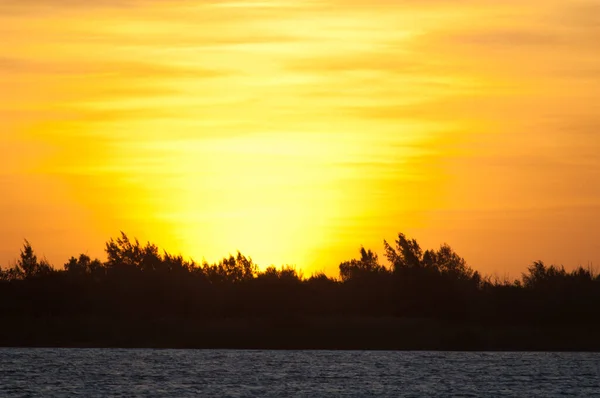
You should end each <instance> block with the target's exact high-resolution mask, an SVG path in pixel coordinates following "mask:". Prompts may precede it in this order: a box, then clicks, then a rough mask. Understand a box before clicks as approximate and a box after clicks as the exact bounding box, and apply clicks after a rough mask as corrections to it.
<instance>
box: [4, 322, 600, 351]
mask: <svg viewBox="0 0 600 398" xmlns="http://www.w3.org/2000/svg"><path fill="white" fill-rule="evenodd" d="M0 323H1V325H2V326H1V327H0V346H2V347H54V348H57V347H63V348H156V349H269V350H389V351H396V350H400V351H500V352H506V351H513V352H514V351H518V352H525V351H531V352H540V351H552V352H600V339H598V337H597V336H598V335H600V333H598V332H600V328H599V327H593V326H557V325H547V326H543V327H542V326H532V325H512V326H509V325H482V324H476V323H457V322H444V321H436V320H426V319H406V318H393V317H385V318H377V317H332V318H330V317H303V318H297V317H296V318H287V319H282V318H278V319H273V318H222V319H180V318H168V319H166V318H163V319H155V318H145V319H142V318H137V319H133V318H130V319H114V318H98V317H87V318H81V317H78V318H65V317H51V316H50V317H48V316H46V317H36V318H32V317H15V316H13V317H0Z"/></svg>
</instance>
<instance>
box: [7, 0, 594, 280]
mask: <svg viewBox="0 0 600 398" xmlns="http://www.w3.org/2000/svg"><path fill="white" fill-rule="evenodd" d="M50 3H52V0H51V1H50ZM467 3H470V2H467ZM551 3H552V4H550V3H544V4H547V6H546V8H544V10H543V12H542V11H540V7H539V6H540V4H542V3H541V2H536V1H532V2H531V4H525V5H521V3H520V2H513V1H509V2H503V3H502V4H498V5H486V6H485V7H484V6H479V5H476V4H470V6H469V7H468V8H463V6H458V5H456V4H454V3H453V4H449V3H447V2H444V1H440V2H435V4H429V3H428V5H424V4H417V3H416V2H389V1H375V2H365V1H350V2H344V3H341V2H338V1H335V0H331V1H307V2H289V1H277V2H261V1H232V2H214V1H197V2H191V1H186V0H176V1H169V2H165V1H160V0H140V1H138V2H120V1H114V0H100V1H99V2H93V4H92V3H90V4H87V3H86V4H80V5H76V6H75V5H73V6H71V5H69V6H67V5H64V4H59V3H56V4H53V6H52V7H48V6H47V5H42V4H41V3H39V2H12V3H9V4H2V5H0V34H2V36H3V38H4V39H3V41H2V43H1V44H0V85H1V87H2V90H1V91H0V117H1V118H2V131H1V134H2V135H1V136H0V144H2V149H3V152H4V156H5V158H4V165H3V167H2V169H1V170H0V178H2V182H3V186H4V187H10V188H6V189H5V190H6V191H7V192H3V194H4V195H2V196H3V197H2V198H0V204H1V205H2V206H3V207H2V208H3V209H7V210H3V213H2V214H1V215H2V218H3V219H4V220H8V224H10V225H14V226H13V227H11V228H10V229H8V230H5V231H3V232H0V238H1V239H2V242H3V245H2V247H1V252H0V255H2V256H3V257H2V258H0V259H5V258H13V257H14V252H15V251H16V250H17V248H18V247H19V246H20V240H21V239H22V238H23V237H27V238H28V239H30V240H31V241H32V242H33V243H36V242H39V244H38V250H39V251H40V252H41V253H46V254H47V256H48V257H49V259H50V260H52V261H53V262H55V263H56V264H57V265H60V263H61V262H62V261H64V260H65V259H66V257H67V256H70V255H73V254H75V253H74V251H77V250H82V249H84V250H88V251H89V252H90V254H92V255H99V256H100V255H101V250H102V247H101V245H100V242H102V241H104V240H106V239H107V238H108V237H110V236H114V235H115V234H117V233H118V231H119V230H123V231H125V232H127V233H128V234H130V235H134V236H137V237H139V238H140V239H141V240H148V239H149V240H152V241H154V242H156V243H157V244H158V245H160V246H161V247H164V248H165V249H167V250H169V251H173V252H182V253H183V254H185V255H189V256H192V257H194V258H195V259H197V260H202V259H203V258H205V259H206V260H208V261H215V260H217V259H219V258H220V257H221V256H224V255H227V254H228V253H230V252H234V251H235V250H238V249H239V250H241V251H242V252H244V253H245V254H248V255H250V256H252V257H253V258H254V259H255V260H256V261H257V262H258V263H260V264H261V265H262V266H266V265H269V264H271V263H274V264H283V263H292V264H297V265H298V266H300V267H302V268H303V269H304V270H305V273H307V274H310V273H311V272H313V271H316V270H322V269H324V270H326V271H328V272H330V273H335V270H336V267H337V265H338V264H339V262H340V261H341V260H342V259H345V258H348V257H350V256H354V255H355V253H356V250H357V248H358V247H359V246H360V245H361V244H364V245H366V246H368V247H373V248H376V249H379V248H380V247H381V240H382V238H384V237H387V238H390V237H393V235H394V234H396V233H397V232H398V231H399V230H402V231H405V232H408V233H411V232H412V233H414V234H417V235H419V236H418V237H419V238H420V241H423V243H424V244H425V245H426V246H431V245H435V244H438V243H440V242H441V241H444V240H449V241H450V243H453V244H455V245H457V246H458V249H459V251H460V252H461V253H462V254H464V255H465V257H466V258H467V259H470V260H472V261H473V262H475V264H474V265H475V266H477V263H478V262H482V263H483V264H486V267H488V268H489V269H497V267H500V266H501V264H500V263H496V262H494V261H513V260H515V261H516V259H517V255H519V256H520V257H519V258H521V256H524V257H525V259H522V260H521V261H526V260H529V259H530V258H529V257H528V256H533V255H534V254H535V253H537V251H538V250H541V248H545V249H547V250H549V252H552V253H555V256H556V257H557V258H563V257H561V256H562V255H561V254H560V253H559V252H558V251H557V252H554V251H553V250H554V249H553V248H554V247H555V246H554V245H550V244H549V243H548V242H550V241H549V240H548V239H546V238H547V237H548V236H550V235H549V234H550V232H545V231H547V230H548V229H547V228H545V227H548V226H549V225H550V224H551V223H552V222H554V223H559V222H560V223H562V221H564V220H563V218H561V217H562V216H560V215H559V214H562V213H560V212H558V213H552V214H554V215H550V213H543V212H542V213H539V214H538V212H531V211H530V210H531V208H532V206H540V208H545V209H556V208H562V207H565V206H578V209H579V210H578V213H577V214H580V213H581V214H584V213H585V212H587V213H588V214H589V213H590V212H591V213H592V214H593V217H588V218H585V217H583V216H582V217H583V218H582V219H581V220H583V219H595V218H594V217H596V216H597V215H598V211H597V208H596V207H594V206H595V205H594V203H597V198H598V196H599V194H600V192H598V190H597V189H596V188H593V187H592V185H594V184H588V183H585V182H586V181H590V180H592V179H593V178H594V177H597V170H598V165H597V162H595V161H593V160H588V161H587V163H585V162H584V161H583V160H581V161H574V160H571V161H568V160H565V157H564V156H563V152H565V153H566V152H568V153H569V154H570V158H571V159H573V158H575V157H577V156H578V155H581V156H579V158H580V159H583V158H584V157H585V156H583V155H585V154H589V153H592V152H593V151H592V150H593V149H594V148H597V146H598V141H594V140H593V139H591V137H592V134H591V133H589V132H586V131H587V130H586V127H585V126H582V127H581V128H579V127H573V129H571V127H570V126H572V119H573V118H575V117H577V118H580V119H581V120H583V119H586V118H590V120H589V121H588V122H587V125H589V126H592V125H594V123H597V119H594V118H593V117H592V116H589V115H592V114H593V109H592V108H593V106H592V105H591V104H594V103H598V101H597V100H598V96H597V93H598V92H600V90H598V89H600V87H599V83H598V79H597V78H596V79H594V78H593V76H594V75H593V71H594V70H596V69H594V68H595V67H597V66H598V65H599V64H600V57H599V56H598V54H597V51H595V52H594V51H591V49H592V48H595V47H594V46H593V43H592V41H590V39H589V37H588V36H587V35H586V32H585V30H583V29H581V28H579V26H580V25H577V24H575V23H574V22H573V25H569V22H568V21H570V20H569V19H568V18H572V19H573V21H575V20H578V18H579V19H582V18H583V16H584V13H580V12H579V11H577V10H578V9H577V8H573V9H571V8H568V7H566V6H565V7H563V6H562V5H560V4H558V2H556V4H555V3H554V2H551ZM563 8H565V9H563ZM566 8H568V10H567V9H566ZM567 11H568V12H567ZM569 12H570V13H569ZM562 15H565V17H564V19H560V18H559V16H562ZM583 22H585V21H583ZM583 22H582V23H583ZM556 29H558V30H559V31H560V32H562V33H563V35H562V36H561V38H557V37H555V36H553V34H552V33H551V32H554V31H556ZM556 43H558V44H556ZM560 43H563V44H564V43H567V44H568V43H571V44H572V45H570V46H567V45H566V44H565V45H564V46H563V45H561V44H560ZM548 44H552V46H548ZM550 50H552V51H550ZM558 53H560V54H562V55H560V54H559V55H557V54H558ZM575 59H579V60H581V62H575V61H574V60H575ZM585 71H588V72H587V73H588V74H587V75H586V74H585ZM586 76H588V77H587V78H586ZM565 87H569V88H570V90H569V91H568V93H567V92H564V88H565ZM584 124H585V123H584ZM542 130H543V133H542ZM572 130H577V131H579V132H578V133H575V132H573V131H572ZM584 130H585V131H584ZM569 134H577V136H578V137H579V138H580V139H579V141H577V142H579V143H580V144H578V143H577V142H574V141H572V140H571V139H570V138H569V137H571V136H572V135H569ZM542 135H543V136H544V139H543V140H541V139H540V136H542ZM590 151H592V152H590ZM588 152H589V153H588ZM532 153H535V156H534V157H533V158H532V157H531V156H532V155H531V154H532ZM587 159H590V158H589V156H588V157H587ZM584 163H585V165H584ZM561 165H562V166H561ZM577 165H579V166H577ZM584 166H585V167H584ZM557 175H560V176H562V177H564V178H561V179H557V178H555V177H553V176H557ZM567 181H568V182H567ZM596 185H597V184H596ZM557 186H558V190H559V192H554V193H553V194H552V195H550V194H549V193H550V192H552V191H553V187H557ZM594 186H595V185H594ZM531 187H535V188H536V191H535V192H534V191H532V189H529V188H531ZM575 188H577V189H575ZM8 191H10V192H8ZM574 191H578V192H579V193H578V194H577V195H575V194H573V193H572V192H574ZM499 211H509V212H516V213H510V215H509V216H508V217H511V220H513V222H515V223H518V222H521V221H523V220H525V219H526V220H530V219H533V220H537V221H536V222H537V223H538V224H539V230H538V233H539V236H540V239H539V241H537V242H538V246H535V245H534V246H533V247H532V248H531V251H528V252H526V251H524V250H525V249H524V248H523V247H521V246H519V245H517V246H518V248H517V249H516V251H515V254H514V257H512V256H509V255H507V256H506V257H504V258H503V259H501V260H493V261H492V260H489V261H488V260H486V257H485V256H484V254H482V251H481V249H479V245H484V246H485V245H486V244H487V243H486V242H491V241H492V240H493V239H495V237H497V236H498V235H499V234H500V235H502V234H505V233H506V231H507V229H508V227H507V225H509V224H510V223H508V224H507V223H505V222H504V221H501V220H499V219H498V215H497V214H498V213H497V212H499ZM548 211H550V210H548ZM519 212H522V213H519ZM25 213H27V214H28V215H27V216H26V217H25V220H24V219H23V217H24V216H23V214H25ZM542 214H546V215H547V216H548V217H550V218H544V216H543V215H542ZM33 215H35V216H33ZM538 217H539V218H538ZM599 217H600V216H599ZM490 220H492V221H490ZM550 220H554V221H550ZM563 224H564V223H563ZM493 225H495V226H497V228H496V229H494V227H492V226H493ZM502 236H504V235H502ZM515 239H516V238H515ZM590 239H591V238H590ZM92 241H93V242H95V243H93V244H92V243H90V242H92ZM582 242H583V243H582ZM586 242H588V240H587V238H585V239H584V238H581V239H580V240H579V241H578V242H573V244H572V248H579V249H581V250H582V251H584V252H586V253H588V252H589V253H591V252H593V250H592V249H590V247H589V245H588V243H589V242H591V240H590V241H589V242H588V243H586ZM461 249H462V250H461ZM469 250H471V252H469ZM593 253H596V252H593ZM535 258H537V257H535ZM565 258H566V257H565ZM504 265H505V264H504ZM504 265H502V266H504ZM495 267H496V268H495Z"/></svg>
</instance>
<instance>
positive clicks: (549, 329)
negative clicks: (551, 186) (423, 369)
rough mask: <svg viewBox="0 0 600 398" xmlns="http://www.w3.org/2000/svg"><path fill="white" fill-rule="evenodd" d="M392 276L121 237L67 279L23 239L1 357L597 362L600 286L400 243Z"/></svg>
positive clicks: (1, 316)
mask: <svg viewBox="0 0 600 398" xmlns="http://www.w3.org/2000/svg"><path fill="white" fill-rule="evenodd" d="M384 248H385V257H386V259H387V263H388V264H382V263H381V262H380V259H379V258H378V256H377V254H375V253H374V252H373V251H371V250H367V249H365V248H361V250H360V257H359V258H357V259H352V260H349V261H344V262H342V263H341V264H340V266H339V278H330V277H328V276H326V275H324V274H322V273H320V274H315V275H312V276H310V277H308V278H304V277H303V275H302V274H301V273H300V272H298V270H296V269H295V268H294V267H289V266H287V267H281V268H276V267H273V266H271V267H268V268H266V269H265V270H264V271H259V269H258V267H257V266H256V264H254V263H253V261H252V259H251V258H249V257H246V256H244V255H243V254H241V253H239V252H238V253H237V254H236V255H235V256H234V255H231V256H229V257H226V258H223V259H222V260H221V261H219V262H217V263H214V264H208V263H206V262H205V263H202V264H198V263H195V262H193V261H188V260H185V259H184V258H183V257H182V256H173V255H171V254H169V253H166V252H161V251H160V250H159V248H158V247H157V246H155V245H153V244H151V243H147V244H145V245H142V244H140V242H139V241H137V240H131V239H129V238H128V237H127V236H126V235H125V234H121V236H120V237H118V238H116V239H111V240H110V241H109V242H107V243H106V254H107V260H106V261H104V262H103V261H100V260H98V259H91V258H90V257H89V256H87V255H85V254H81V255H79V256H78V257H72V258H70V259H69V260H68V261H67V262H66V263H65V264H64V267H63V269H62V270H57V269H54V268H53V267H51V266H50V265H49V264H48V262H47V261H46V260H39V259H38V258H37V256H36V254H35V253H34V250H33V248H32V246H31V245H30V244H29V242H27V241H25V244H24V247H23V249H22V250H21V254H20V258H19V260H18V261H17V263H16V265H15V266H14V267H13V268H10V269H5V270H0V322H1V323H2V327H1V328H0V345H67V346H72V345H86V346H90V345H91V346H105V345H109V346H110V345H116V346H164V347H270V348H387V349H404V348H410V349H425V348H426V349H440V348H443V349H586V350H598V349H600V343H598V342H597V339H596V338H595V336H596V335H597V332H598V331H600V316H599V315H600V306H598V304H599V303H600V276H598V275H595V274H594V273H593V272H592V271H591V270H589V269H584V268H581V267H580V268H577V269H575V270H573V271H570V272H568V271H566V270H565V269H564V268H563V267H557V266H553V265H552V266H546V265H545V264H544V263H542V262H535V263H533V264H532V265H531V266H530V267H529V268H528V270H527V272H526V273H525V274H524V275H523V276H522V278H521V279H519V280H516V281H513V282H509V281H498V280H492V279H491V278H489V277H482V276H481V275H480V274H479V273H478V272H477V271H474V270H473V269H471V268H470V267H469V266H468V265H467V263H466V262H465V260H464V259H463V258H462V257H460V256H459V255H458V254H457V253H456V252H454V251H453V250H452V248H451V247H450V246H448V245H446V244H444V245H442V246H441V247H440V248H439V249H437V250H425V251H423V250H422V249H421V247H420V246H419V244H418V243H417V241H416V240H414V239H409V238H407V237H406V236H405V235H404V234H399V235H398V238H397V240H396V241H395V242H393V243H392V244H390V243H388V242H385V241H384Z"/></svg>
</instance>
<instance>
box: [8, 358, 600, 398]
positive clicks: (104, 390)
mask: <svg viewBox="0 0 600 398" xmlns="http://www.w3.org/2000/svg"><path fill="white" fill-rule="evenodd" d="M76 395H77V396H84V397H106V396H113V397H115V396H116V397H191V396H230V397H252V396H272V397H284V396H310V397H315V396H347V397H362V396H407V397H408V396H411V397H419V396H440V397H442V396H443V397H446V396H451V395H454V396H504V397H512V396H520V397H550V396H580V397H591V396H600V354H591V353H465V352H382V351H239V350H122V349H15V348H3V349H0V396H1V397H25V396H27V397H53V396H76Z"/></svg>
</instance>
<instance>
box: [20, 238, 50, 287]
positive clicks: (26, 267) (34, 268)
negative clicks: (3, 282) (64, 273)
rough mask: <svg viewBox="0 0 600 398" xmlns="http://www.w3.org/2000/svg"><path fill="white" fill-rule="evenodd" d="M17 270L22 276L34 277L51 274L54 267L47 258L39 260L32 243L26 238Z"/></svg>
mask: <svg viewBox="0 0 600 398" xmlns="http://www.w3.org/2000/svg"><path fill="white" fill-rule="evenodd" d="M15 271H16V272H15V273H16V274H17V275H19V276H20V277H23V278H33V277H39V276H44V275H48V274H50V273H51V272H52V267H51V266H50V264H49V263H48V262H47V261H46V260H45V259H43V260H41V261H38V259H37V256H36V255H35V252H34V251H33V248H32V247H31V244H30V243H29V242H28V241H27V240H25V243H24V245H23V249H22V250H21V255H20V257H19V260H18V261H17V265H16V270H15Z"/></svg>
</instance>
